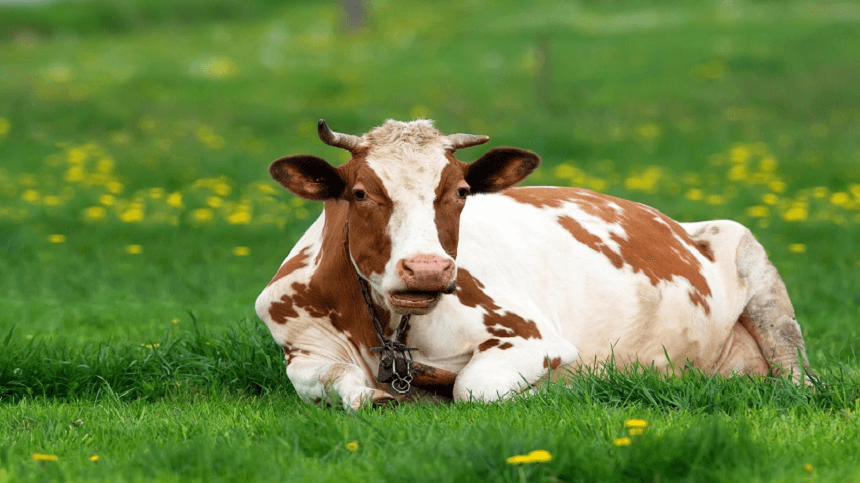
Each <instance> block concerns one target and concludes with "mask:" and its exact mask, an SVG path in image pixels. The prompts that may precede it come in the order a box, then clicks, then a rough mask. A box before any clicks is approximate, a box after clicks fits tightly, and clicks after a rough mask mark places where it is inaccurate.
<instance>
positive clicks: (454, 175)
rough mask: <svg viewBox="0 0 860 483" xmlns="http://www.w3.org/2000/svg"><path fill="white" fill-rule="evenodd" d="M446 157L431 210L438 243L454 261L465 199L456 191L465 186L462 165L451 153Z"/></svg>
mask: <svg viewBox="0 0 860 483" xmlns="http://www.w3.org/2000/svg"><path fill="white" fill-rule="evenodd" d="M446 157H447V158H448V164H447V165H445V167H444V168H442V175H441V178H440V180H439V185H438V186H437V187H436V200H435V201H434V202H433V208H434V209H435V211H436V231H437V232H438V234H439V243H440V244H441V245H442V249H443V250H445V253H447V254H448V255H450V256H451V257H452V258H454V259H456V258H457V245H458V243H459V241H460V213H461V212H462V211H463V207H464V206H465V205H466V199H465V198H461V197H460V196H459V195H458V194H457V191H458V190H459V189H460V187H465V186H467V185H466V183H465V181H464V180H463V163H461V162H460V161H458V160H457V159H456V158H454V156H453V155H452V154H451V153H447V156H446Z"/></svg>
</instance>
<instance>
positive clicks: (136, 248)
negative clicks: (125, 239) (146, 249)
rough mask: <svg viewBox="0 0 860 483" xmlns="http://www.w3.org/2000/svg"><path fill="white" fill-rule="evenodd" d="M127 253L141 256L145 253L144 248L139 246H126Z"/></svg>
mask: <svg viewBox="0 0 860 483" xmlns="http://www.w3.org/2000/svg"><path fill="white" fill-rule="evenodd" d="M125 251H126V253H129V254H131V255H140V254H141V253H143V247H142V246H140V245H137V244H131V245H126V246H125Z"/></svg>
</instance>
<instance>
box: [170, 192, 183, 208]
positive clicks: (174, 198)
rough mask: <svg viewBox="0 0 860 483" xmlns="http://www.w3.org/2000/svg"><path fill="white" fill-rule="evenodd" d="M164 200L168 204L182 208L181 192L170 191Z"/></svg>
mask: <svg viewBox="0 0 860 483" xmlns="http://www.w3.org/2000/svg"><path fill="white" fill-rule="evenodd" d="M166 201H167V204H168V205H170V206H172V207H174V208H182V193H178V192H177V193H170V196H168V197H167V200H166Z"/></svg>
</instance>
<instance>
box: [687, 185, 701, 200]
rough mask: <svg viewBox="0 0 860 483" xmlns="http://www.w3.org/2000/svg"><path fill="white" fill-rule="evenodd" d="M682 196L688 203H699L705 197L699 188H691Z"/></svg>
mask: <svg viewBox="0 0 860 483" xmlns="http://www.w3.org/2000/svg"><path fill="white" fill-rule="evenodd" d="M684 196H685V197H686V198H687V199H688V200H690V201H699V200H701V199H702V198H704V197H705V193H704V192H703V191H702V190H700V189H699V188H692V189H689V190H687V193H686V194H685V195H684Z"/></svg>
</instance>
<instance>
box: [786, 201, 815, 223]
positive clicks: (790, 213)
mask: <svg viewBox="0 0 860 483" xmlns="http://www.w3.org/2000/svg"><path fill="white" fill-rule="evenodd" d="M808 215H809V212H808V211H807V210H806V207H805V206H803V205H793V206H792V207H791V208H789V209H788V210H786V211H785V213H783V214H782V218H783V219H784V220H785V221H804V220H806V217H807V216H808Z"/></svg>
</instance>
